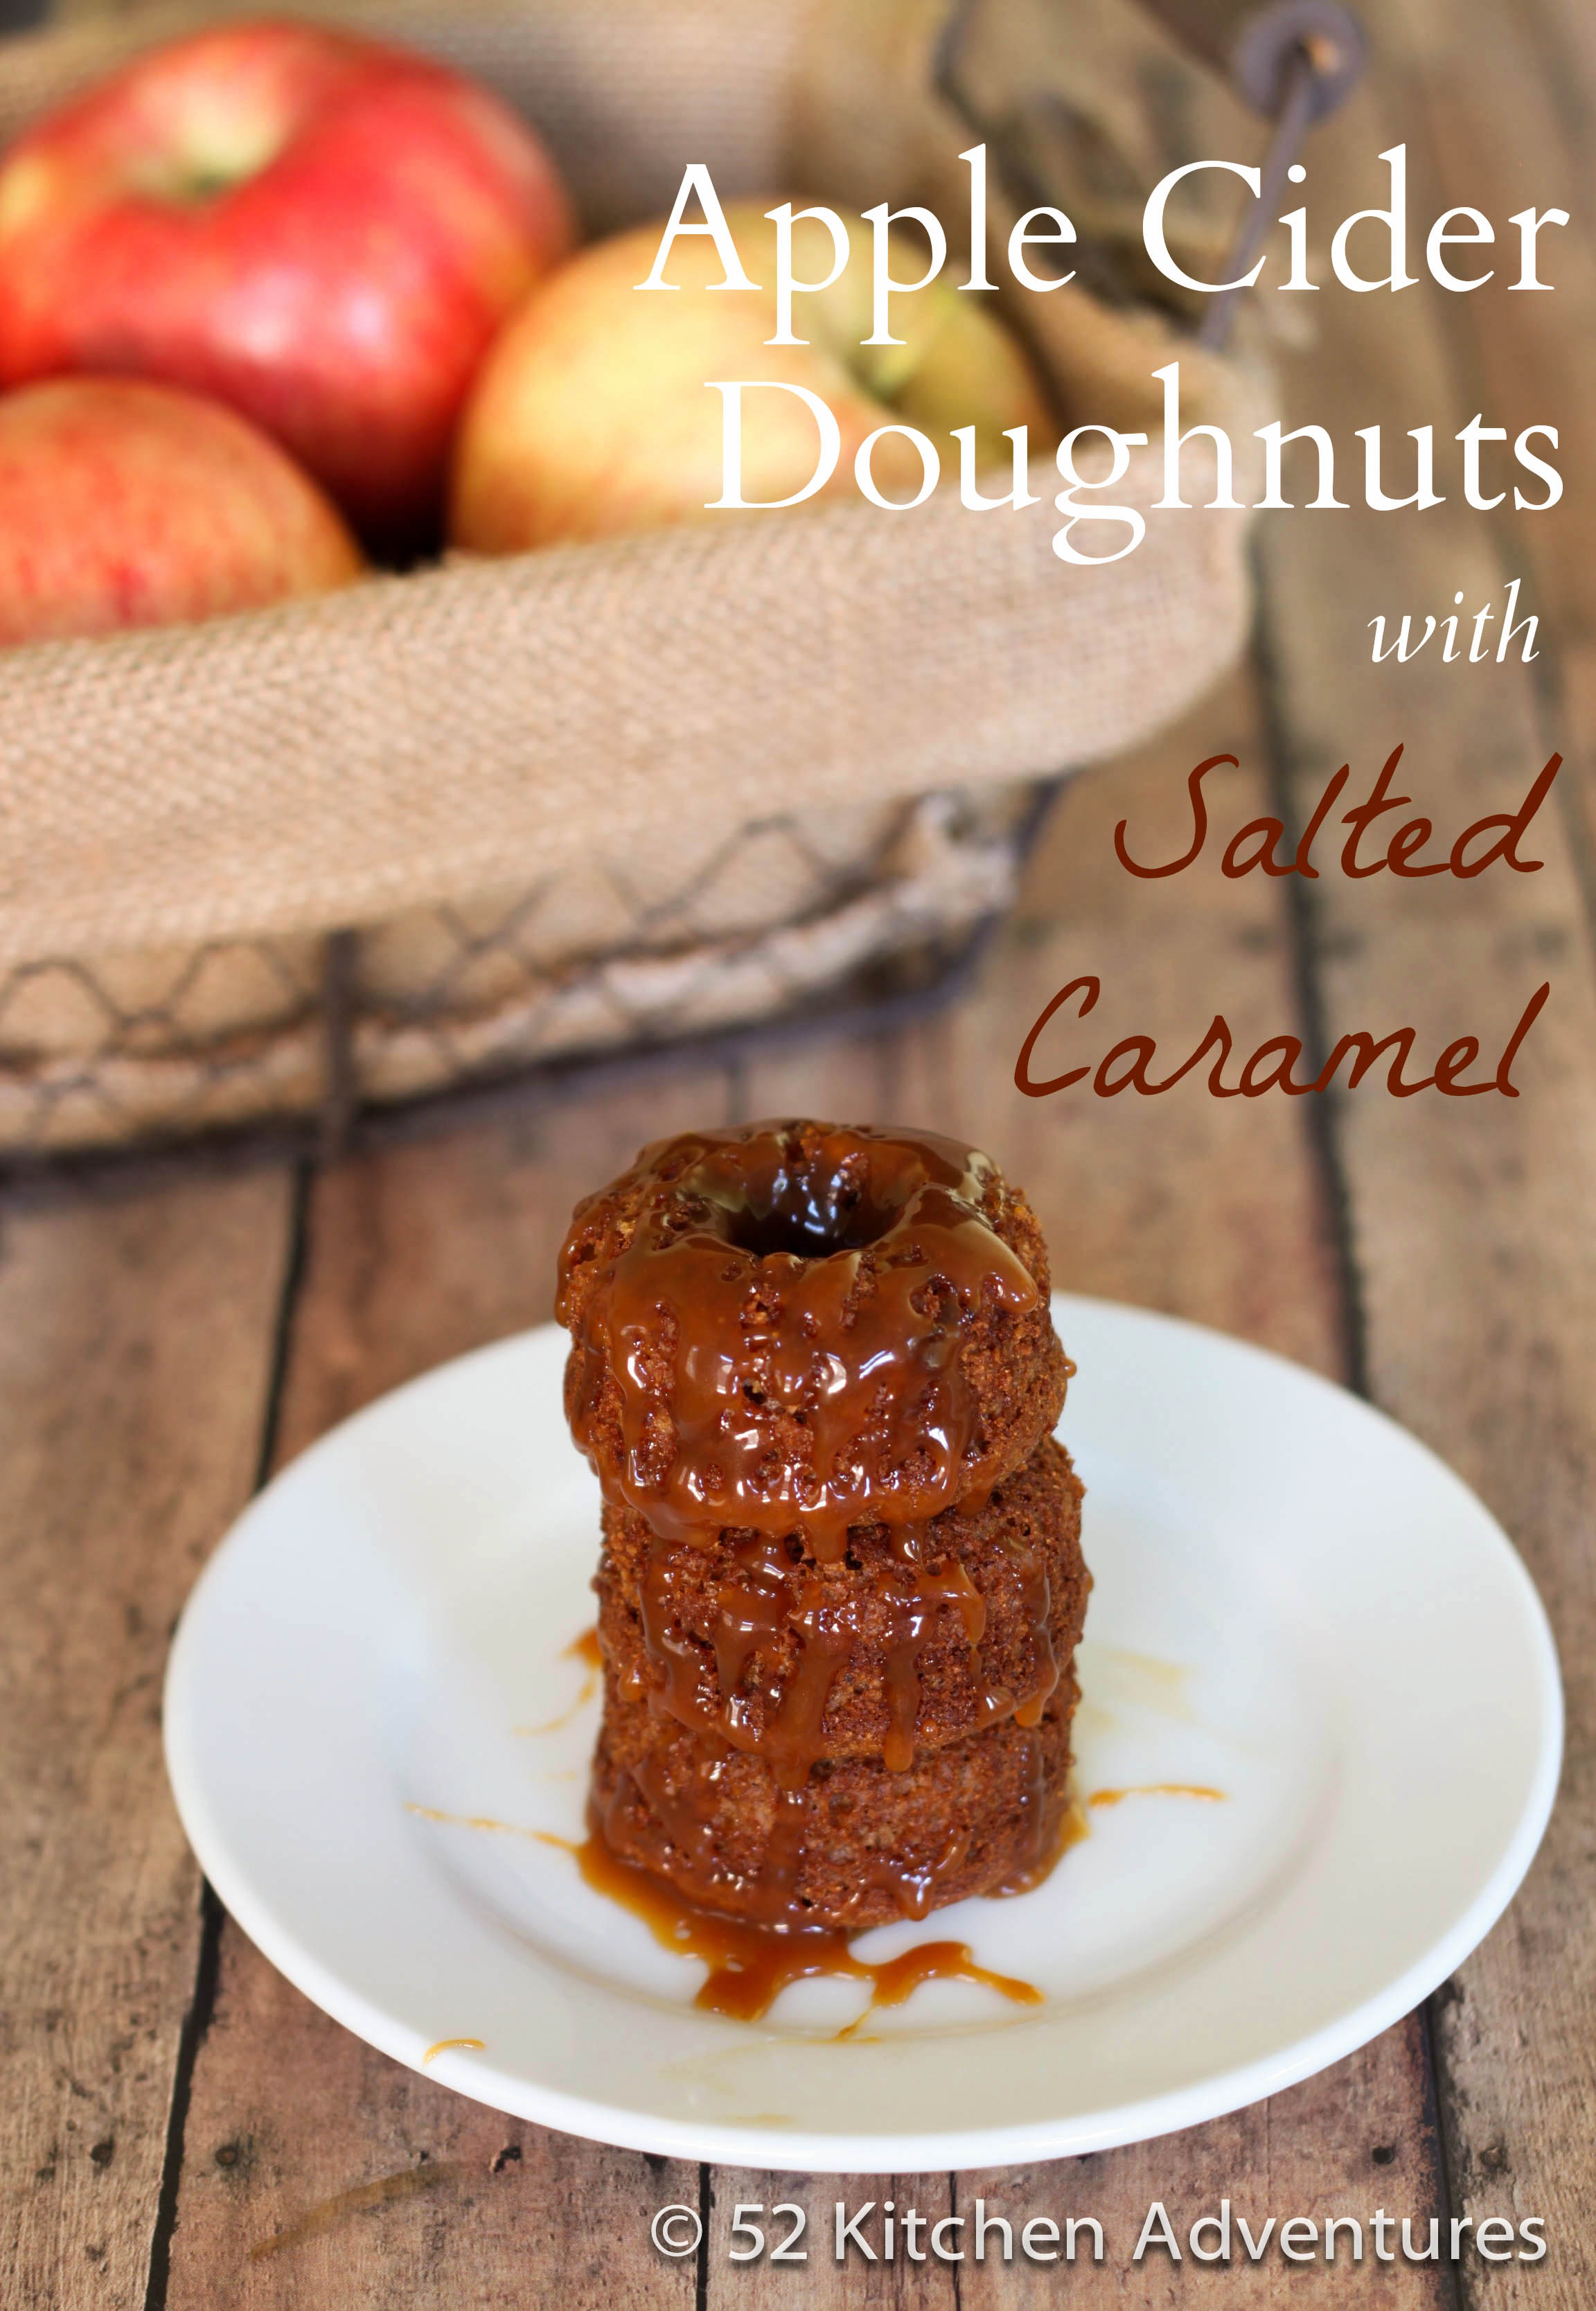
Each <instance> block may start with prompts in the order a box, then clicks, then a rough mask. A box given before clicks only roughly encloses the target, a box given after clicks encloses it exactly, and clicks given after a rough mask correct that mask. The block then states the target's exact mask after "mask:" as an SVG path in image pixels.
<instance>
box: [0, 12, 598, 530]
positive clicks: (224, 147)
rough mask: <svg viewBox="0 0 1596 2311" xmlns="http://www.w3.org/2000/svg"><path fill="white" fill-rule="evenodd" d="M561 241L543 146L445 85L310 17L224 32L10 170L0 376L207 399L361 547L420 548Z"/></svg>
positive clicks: (76, 114)
mask: <svg viewBox="0 0 1596 2311" xmlns="http://www.w3.org/2000/svg"><path fill="white" fill-rule="evenodd" d="M571 239H572V224H571V212H570V208H569V206H568V204H567V201H566V197H565V194H564V191H563V187H562V185H561V183H560V179H559V178H558V177H557V175H556V174H555V171H554V164H553V162H552V161H550V160H549V158H548V156H547V154H546V153H545V151H544V148H543V146H542V145H541V144H540V143H539V142H538V140H537V138H536V136H535V135H533V134H532V132H531V130H530V129H529V128H528V127H527V126H525V125H524V124H523V123H522V122H521V121H520V120H519V119H518V118H517V117H516V116H515V115H514V114H513V113H512V112H510V110H508V109H507V108H506V107H505V106H504V105H502V104H501V102H500V101H499V100H497V98H495V97H493V96H491V95H489V94H488V93H487V92H485V91H484V90H483V89H480V88H477V87H475V86H474V85H473V84H472V83H470V82H468V81H466V80H463V79H461V78H460V77H459V75H458V74H455V73H451V72H449V71H446V70H445V69H444V68H443V67H442V66H440V65H435V64H432V63H430V62H428V61H426V60H425V59H423V57H416V56H412V55H409V54H406V53H405V52H403V51H401V50H397V49H394V48H385V47H381V46H379V45H377V44H375V43H373V42H371V41H367V40H362V39H354V38H353V37H351V36H349V35H346V34H344V33H341V32H330V31H322V30H320V29H318V28H316V27H312V26H310V25H305V24H294V23H289V22H247V23H237V24H229V25H225V26H222V27H218V28H217V29H215V30H213V31H204V32H200V33H198V34H196V35H195V36H194V37H192V38H189V39H182V40H178V41H174V42H172V43H171V44H170V45H169V46H167V47H163V48H156V49H153V50H152V51H151V52H150V53H148V54H147V55H144V56H142V57H136V58H135V60H134V62H133V63H131V64H130V65H126V66H125V67H124V68H123V69H122V70H121V71H120V72H118V73H117V74H114V75H113V76H112V77H111V78H110V79H109V80H107V81H105V82H103V83H100V85H99V86H98V87H96V88H94V89H92V90H91V91H90V92H88V93H87V94H86V95H83V96H81V97H79V98H77V99H76V100H74V101H73V102H71V103H68V104H67V105H65V106H64V107H63V108H62V109H60V110H58V111H57V112H56V113H54V114H52V115H51V116H50V117H49V118H48V119H46V120H44V121H42V122H40V123H39V125H37V126H35V127H33V128H32V129H31V130H30V131H29V132H28V133H27V134H26V135H23V136H22V137H21V138H20V139H19V140H18V142H17V143H16V144H14V145H13V147H12V148H11V151H10V152H9V153H7V155H6V156H5V159H4V162H3V163H0V383H7V384H16V383H20V382H21V381H22V380H24V379H30V378H35V377H43V376H48V375H51V374H56V373H59V372H61V371H84V370H89V371H109V372H115V373H119V374H125V375H138V376H146V377H155V378H161V379H165V380H167V381H168V382H169V383H171V384H176V385H185V386H190V387H193V388H195V389H196V390H197V391H200V392H205V393H210V394H214V396H216V397H217V398H219V399H221V400H223V401H226V402H229V403H231V406H233V407H234V408H235V409H239V410H241V411H242V412H243V413H244V414H245V415H246V416H249V417H252V418H254V419H255V421H256V423H257V424H260V425H264V426H265V427H266V431H267V432H270V433H274V434H275V436H276V437H277V439H278V440H280V441H282V442H283V444H284V445H285V446H286V447H287V448H288V449H292V452H293V454H294V455H295V457H296V458H298V459H299V460H300V462H301V464H302V465H303V466H305V467H307V468H308V469H309V471H310V472H311V473H312V474H314V475H316V476H317V477H318V480H320V481H321V482H323V483H324V484H326V486H327V488H328V489H329V490H330V491H331V492H332V493H333V494H334V496H335V497H336V499H337V500H338V501H339V502H340V503H341V504H342V505H343V506H344V509H345V510H346V511H347V512H348V513H349V514H350V515H351V516H352V517H353V519H354V520H355V521H356V522H357V523H358V524H359V525H360V526H361V528H362V529H364V530H365V531H366V532H367V533H368V534H369V535H370V536H373V537H375V538H378V539H379V540H381V541H383V542H385V543H388V544H389V545H411V544H414V543H415V542H417V541H418V540H419V539H420V538H421V537H422V536H424V534H425V529H426V526H427V524H428V522H429V520H430V519H436V514H437V510H438V503H439V498H440V490H441V486H442V477H443V470H444V463H445V459H446V457H447V453H448V447H449V437H450V434H451V432H452V431H453V428H454V423H455V419H456V415H457V413H458V409H459V406H460V403H461V400H462V399H463V397H464V396H465V393H466V390H467V386H468V385H469V383H470V380H471V378H472V374H473V372H474V371H475V368H476V366H477V363H478V362H479V361H480V360H481V357H482V354H483V353H484V349H485V348H486V346H487V344H488V343H489V341H490V340H491V338H492V337H493V335H494V333H495V332H496V330H497V329H498V327H499V325H500V323H501V320H502V319H503V318H504V316H505V314H506V313H507V312H508V311H509V310H510V307H511V306H512V305H514V304H515V303H516V301H518V300H519V298H520V297H521V296H522V294H523V293H524V292H525V291H526V290H527V289H528V286H529V285H530V283H532V282H534V281H535V280H536V278H537V276H538V275H539V274H540V273H542V272H543V271H544V270H545V268H546V267H547V266H550V265H551V264H553V263H554V262H555V261H556V260H557V259H558V258H559V257H562V256H563V254H564V253H565V251H566V249H568V247H569V246H570V244H571Z"/></svg>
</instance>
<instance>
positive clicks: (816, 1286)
mask: <svg viewBox="0 0 1596 2311" xmlns="http://www.w3.org/2000/svg"><path fill="white" fill-rule="evenodd" d="M1047 1295H1048V1265H1047V1250H1046V1246H1045V1245H1044V1244H1043V1243H1042V1231H1041V1229H1040V1228H1039V1227H1038V1226H1037V1225H1036V1221H1035V1218H1034V1217H1033V1214H1032V1211H1031V1208H1030V1207H1029V1205H1028V1204H1027V1203H1026V1202H1025V1198H1024V1197H1023V1196H1022V1195H1020V1194H1019V1193H1017V1191H1016V1190H1013V1189H1011V1188H1009V1187H1008V1186H1007V1184H1006V1182H1004V1180H1003V1178H1002V1175H1001V1174H1000V1173H999V1171H998V1168H997V1166H996V1165H995V1164H993V1163H992V1162H991V1161H990V1157H988V1156H982V1155H981V1154H980V1153H979V1152H978V1151H976V1150H975V1149H973V1148H968V1147H961V1146H959V1145H958V1144H957V1143H956V1142H955V1141H953V1140H950V1139H942V1138H933V1137H931V1136H929V1135H927V1134H923V1133H921V1134H916V1133H909V1132H903V1131H894V1130H886V1129H875V1128H870V1127H859V1128H856V1129H843V1128H841V1127H838V1126H835V1125H828V1124H817V1123H807V1122H775V1123H757V1124H749V1125H746V1126H744V1127H743V1128H742V1129H737V1130H729V1131H710V1132H686V1133H684V1134H682V1135H681V1136H680V1137H679V1138H675V1139H670V1140H663V1141H660V1142H659V1143H658V1145H656V1146H654V1147H648V1148H645V1149H644V1151H643V1153H642V1155H641V1156H640V1157H639V1159H638V1162H637V1163H636V1164H635V1165H634V1166H633V1167H632V1170H631V1171H630V1172H628V1173H624V1175H623V1176H622V1177H621V1178H620V1179H619V1180H617V1181H615V1182H614V1183H613V1185H611V1186H610V1187H608V1188H606V1189H604V1190H602V1191H601V1192H600V1193H599V1194H597V1195H596V1196H591V1197H589V1199H587V1201H586V1202H585V1203H583V1204H581V1205H580V1206H579V1207H578V1208H577V1212H576V1214H575V1217H574V1219H573V1222H572V1225H571V1234H570V1235H569V1236H568V1237H567V1239H566V1243H565V1246H564V1249H563V1252H562V1254H561V1262H560V1296H559V1313H560V1320H561V1321H562V1322H563V1323H564V1324H565V1325H566V1326H567V1327H568V1328H569V1330H570V1331H571V1339H572V1347H571V1356H570V1360H569V1362H568V1364H567V1366H566V1376H565V1408H566V1415H567V1417H568V1418H569V1420H570V1422H571V1431H572V1434H573V1435H574V1436H575V1438H576V1441H577V1443H579V1444H580V1446H581V1448H582V1450H583V1451H584V1452H586V1453H587V1455H588V1457H589V1460H590V1461H592V1463H593V1466H594V1468H595V1469H596V1470H597V1474H598V1478H599V1481H600V1483H601V1484H602V1485H603V1486H604V1487H605V1491H606V1496H608V1497H609V1498H611V1499H615V1500H619V1501H622V1502H624V1503H625V1504H626V1505H627V1506H629V1507H631V1508H633V1509H635V1510H636V1511H637V1512H638V1513H639V1514H640V1515H641V1516H642V1517H644V1518H645V1519H646V1520H647V1522H649V1524H650V1526H651V1527H652V1528H653V1529H654V1530H656V1531H657V1532H660V1533H663V1534H665V1535H666V1536H667V1538H670V1539H693V1538H694V1537H695V1536H698V1537H706V1536H708V1535H710V1534H712V1533H714V1532H716V1531H718V1530H720V1529H721V1528H723V1527H728V1526H737V1527H743V1528H746V1529H748V1530H752V1531H755V1532H759V1533H763V1534H764V1535H766V1536H768V1537H770V1538H772V1539H784V1538H786V1536H787V1535H789V1534H791V1533H797V1534H798V1536H799V1537H800V1539H801V1540H802V1543H803V1546H804V1548H805V1550H806V1551H807V1554H808V1555H810V1556H812V1557H815V1559H817V1560H818V1561H819V1562H821V1563H823V1564H834V1563H835V1562H836V1561H837V1560H838V1559H839V1558H840V1557H842V1554H843V1550H844V1548H845V1545H846V1539H847V1533H848V1529H849V1527H850V1525H852V1524H855V1523H871V1524H880V1525H885V1527H887V1528H888V1530H891V1531H893V1532H894V1533H897V1534H899V1535H901V1536H904V1546H905V1547H909V1546H911V1543H910V1541H909V1539H908V1538H907V1537H908V1536H909V1535H911V1533H913V1532H914V1531H916V1530H919V1529H920V1527H922V1526H923V1525H924V1524H926V1523H927V1522H929V1520H930V1519H931V1518H933V1517H935V1516H937V1515H938V1514H939V1513H941V1511H943V1510H944V1509H947V1508H951V1507H952V1506H954V1505H955V1503H958V1502H967V1501H979V1500H981V1499H984V1498H985V1497H986V1496H989V1495H990V1493H991V1492H992V1490H993V1488H994V1487H996V1486H997V1485H999V1484H1000V1483H1001V1482H1002V1480H1003V1478H1005V1477H1007V1476H1010V1475H1012V1474H1013V1473H1014V1472H1015V1470H1016V1469H1019V1468H1020V1467H1022V1466H1023V1464H1024V1463H1025V1461H1028V1460H1029V1459H1030V1457H1031V1455H1032V1453H1033V1452H1034V1451H1035V1449H1036V1446H1037V1445H1038V1444H1039V1443H1041V1441H1042V1437H1043V1436H1045V1435H1048V1434H1049V1433H1050V1432H1051V1429H1052V1426H1053V1425H1054V1423H1055V1422H1056V1420H1057V1419H1058V1417H1059V1414H1060V1409H1061V1408H1062V1406H1063V1402H1064V1390H1065V1384H1066V1382H1067V1379H1068V1369H1069V1367H1068V1360H1067V1359H1066V1357H1065V1355H1064V1351H1063V1348H1062V1347H1061V1346H1060V1341H1059V1338H1058V1335H1057V1333H1056V1332H1055V1331H1054V1330H1053V1327H1052V1320H1051V1316H1050V1314H1049V1312H1048V1296H1047Z"/></svg>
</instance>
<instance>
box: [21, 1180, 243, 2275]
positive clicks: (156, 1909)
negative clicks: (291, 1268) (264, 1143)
mask: <svg viewBox="0 0 1596 2311" xmlns="http://www.w3.org/2000/svg"><path fill="white" fill-rule="evenodd" d="M287 1220H288V1205H287V1184H286V1182H285V1180H284V1178H283V1175H282V1174H281V1173H276V1174H269V1175H266V1176H259V1175H257V1176H256V1177H253V1178H249V1179H235V1180H231V1181H222V1180H206V1179H205V1178H204V1177H203V1176H199V1177H196V1178H194V1179H193V1180H191V1181H188V1182H182V1183H180V1184H179V1183H176V1182H172V1181H171V1180H170V1178H169V1179H168V1180H167V1181H166V1182H164V1183H162V1184H157V1185H153V1186H148V1187H145V1188H143V1189H141V1188H139V1187H138V1186H136V1185H133V1186H125V1187H124V1188H123V1189H122V1190H119V1191H118V1192H117V1193H116V1194H114V1195H109V1196H107V1195H102V1196H100V1197H94V1196H91V1195H88V1194H84V1195H69V1196H66V1197H65V1198H63V1199H55V1200H52V1201H51V1202H49V1203H48V1204H42V1205H31V1204H29V1203H26V1202H23V1201H21V1200H12V1201H10V1202H9V1203H7V1204H5V1205H4V1206H0V1664H3V1666H0V1691H3V1692H4V1696H5V1701H4V1709H3V1710H0V1847H3V1850H4V1853H5V1854H6V1856H7V1868H6V1889H5V1893H6V1898H5V1903H4V1910H3V1911H0V1980H3V1981H4V2026H3V2028H4V2054H5V2062H4V2078H5V2087H6V2092H5V2097H4V2106H3V2108H0V2299H3V2300H4V2302H6V2303H7V2304H15V2305H18V2306H23V2305H27V2306H34V2305H37V2306H39V2307H44V2306H48V2307H50V2311H76V2307H78V2306H80V2305H89V2304H93V2305H95V2306H114V2307H115V2311H133V2307H135V2306H138V2305H141V2304H142V2303H143V2302H144V2289H145V2282H146V2277H147V2273H148V2265H149V2255H150V2245H151V2237H152V2233H153V2228H154V2223H155V2213H156V2203H157V2199H158V2195H159V2193H160V2188H161V2169H162V2161H163V2158H164V2154H165V2148H166V2137H167V2120H168V2113H169V2109H170V2100H171V2094H172V2085H173V2078H174V2074H175V2071H176V2069H177V2064H178V2056H179V2037H180V2034H181V2032H182V2029H183V2024H184V2016H185V2014H186V2012H187V2011H188V2005H189V2001H190V2000H191V1998H192V1996H193V1994H194V1985H195V1978H196V1959H197V1954H198V1949H199V1940H200V1919H199V1877H198V1872H197V1871H196V1869H195V1866H194V1863H193V1862H192V1860H191V1858H190V1856H189V1853H188V1847H187V1845H186V1844H185V1843H184V1839H183V1836H182V1832H181V1831H180V1829H179V1827H178V1822H177V1817H176V1814H175V1812H174V1811H173V1809H172V1805H171V1801H170V1797H169V1796H168V1794H167V1788H166V1777H165V1774H164V1771H163V1768H162V1766H161V1739H160V1702H161V1670H162V1665H163V1662H164V1658H165V1653H166V1647H167V1641H168V1637H169V1635H170V1629H171V1626H172V1623H173V1621H174V1620H175V1618H176V1617H177V1612H178V1609H179V1605H180V1604H181V1602H182V1600H183V1598H184V1596H185V1594H186V1593H187V1592H188V1587H189V1585H190V1583H192V1581H193V1579H194V1576H195V1574H196V1572H197V1570H198V1568H199V1565H200V1563H201V1561H202V1559H203V1558H204V1557H205V1555H206V1554H207V1552H208V1551H209V1549H210V1548H211V1547H212V1546H213V1544H214V1541H215V1540H216V1539H217V1537H218V1535H219V1534H220V1532H221V1531H222V1528H223V1527H224V1526H225V1524H226V1523H227V1522H228V1520H229V1519H230V1518H231V1516H232V1515H233V1513H235V1512H236V1511H237V1510H238V1509H239V1508H240V1506H241V1505H242V1504H243V1501H244V1500H245V1498H246V1497H247V1496H248V1494H249V1489H250V1486H251V1484H252V1482H253V1478H254V1471H255V1466H256V1461H257V1454H258V1452H259V1440H260V1431H261V1423H262V1419H263V1417H264V1412H265V1405H266V1392H267V1387H268V1382H269V1378H270V1369H271V1355H272V1342H273V1320H274V1312H275V1304H276V1300H277V1296H278V1295H279V1293H280V1290H281V1287H282V1281H283V1263H284V1257H285V1248H286V1243H287Z"/></svg>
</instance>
